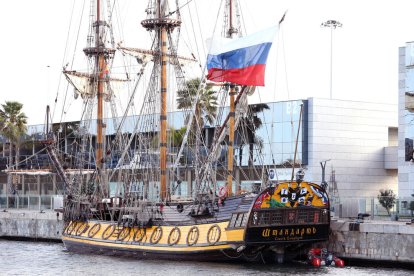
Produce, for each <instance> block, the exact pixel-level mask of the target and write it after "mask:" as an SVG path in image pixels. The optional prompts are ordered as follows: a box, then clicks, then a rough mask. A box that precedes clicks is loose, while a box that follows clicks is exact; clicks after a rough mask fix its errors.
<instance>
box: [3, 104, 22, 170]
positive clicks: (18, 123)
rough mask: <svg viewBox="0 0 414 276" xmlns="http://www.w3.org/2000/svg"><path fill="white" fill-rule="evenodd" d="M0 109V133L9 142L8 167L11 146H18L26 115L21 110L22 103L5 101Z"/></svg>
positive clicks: (10, 159)
mask: <svg viewBox="0 0 414 276" xmlns="http://www.w3.org/2000/svg"><path fill="white" fill-rule="evenodd" d="M1 106H2V108H1V109H0V134H1V135H3V136H4V137H6V138H7V139H8V140H9V143H10V150H9V154H10V157H9V167H11V166H12V164H13V153H12V152H13V146H14V145H16V146H17V147H18V145H19V141H20V139H19V138H20V137H21V136H22V135H23V134H24V133H25V132H26V129H27V126H26V124H27V117H26V115H25V114H24V113H23V112H22V108H23V104H21V103H19V102H14V101H10V102H8V101H6V103H5V104H2V105H1ZM18 154H19V153H18V149H16V168H17V166H18V163H19V157H18Z"/></svg>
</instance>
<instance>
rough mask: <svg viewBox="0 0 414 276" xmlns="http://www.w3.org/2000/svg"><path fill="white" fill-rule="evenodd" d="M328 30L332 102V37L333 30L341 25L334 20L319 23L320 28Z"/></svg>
mask: <svg viewBox="0 0 414 276" xmlns="http://www.w3.org/2000/svg"><path fill="white" fill-rule="evenodd" d="M322 27H323V28H330V29H331V80H330V82H331V83H330V94H329V95H330V99H331V100H332V44H333V43H332V35H333V30H334V29H336V28H342V23H341V22H339V21H336V20H328V21H326V22H322V23H321V28H322Z"/></svg>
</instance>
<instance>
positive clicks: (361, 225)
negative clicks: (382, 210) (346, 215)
mask: <svg viewBox="0 0 414 276" xmlns="http://www.w3.org/2000/svg"><path fill="white" fill-rule="evenodd" d="M331 230H332V233H331V236H330V240H329V247H328V248H329V250H331V251H332V252H334V253H335V254H336V255H337V256H338V257H343V258H346V259H358V260H371V261H386V262H398V263H407V264H414V223H410V222H400V221H380V220H375V221H373V220H365V221H357V220H349V219H348V220H342V219H341V220H332V222H331Z"/></svg>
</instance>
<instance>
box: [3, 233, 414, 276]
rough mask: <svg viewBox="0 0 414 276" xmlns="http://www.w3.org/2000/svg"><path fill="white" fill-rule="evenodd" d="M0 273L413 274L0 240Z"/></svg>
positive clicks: (382, 268)
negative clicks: (96, 251)
mask: <svg viewBox="0 0 414 276" xmlns="http://www.w3.org/2000/svg"><path fill="white" fill-rule="evenodd" d="M396 266H397V265H396ZM0 269H1V273H0V275H151V276H155V275H162V276H173V275H180V276H185V275H194V276H201V275H215V276H216V275H217V276H225V275H292V274H295V275H339V276H341V275H343V276H355V275H371V276H372V275H387V276H393V275H414V271H410V270H407V269H401V268H398V266H397V268H384V267H379V268H378V267H374V266H372V267H360V266H348V267H346V268H336V267H321V268H312V267H310V266H308V265H305V264H302V263H289V264H283V265H276V264H272V265H257V264H254V265H252V264H246V263H236V264H233V263H232V264H229V263H203V262H172V261H162V260H153V261H148V260H135V259H123V258H118V257H108V256H101V255H81V254H74V253H71V252H68V251H66V250H65V248H64V246H63V244H61V243H46V242H29V241H9V240H0Z"/></svg>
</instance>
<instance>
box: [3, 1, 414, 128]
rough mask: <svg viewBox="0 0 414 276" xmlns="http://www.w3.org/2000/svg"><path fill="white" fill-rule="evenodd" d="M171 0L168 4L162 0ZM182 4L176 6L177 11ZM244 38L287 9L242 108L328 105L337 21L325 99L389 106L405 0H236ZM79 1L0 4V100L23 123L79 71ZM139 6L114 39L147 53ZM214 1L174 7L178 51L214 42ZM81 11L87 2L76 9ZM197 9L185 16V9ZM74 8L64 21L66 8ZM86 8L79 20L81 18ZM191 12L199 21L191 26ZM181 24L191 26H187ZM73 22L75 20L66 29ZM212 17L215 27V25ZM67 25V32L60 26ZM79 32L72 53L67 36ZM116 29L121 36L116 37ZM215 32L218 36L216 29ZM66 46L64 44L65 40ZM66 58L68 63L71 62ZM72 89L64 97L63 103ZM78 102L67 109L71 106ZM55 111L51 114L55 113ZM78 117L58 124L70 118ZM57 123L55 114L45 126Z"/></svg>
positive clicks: (407, 36)
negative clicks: (295, 102) (13, 104)
mask: <svg viewBox="0 0 414 276" xmlns="http://www.w3.org/2000/svg"><path fill="white" fill-rule="evenodd" d="M170 2H175V1H170ZM186 2H187V0H185V1H181V3H183V4H185V3H186ZM239 2H240V5H241V10H242V18H243V22H244V25H245V27H246V33H252V32H255V31H258V30H260V29H263V28H266V27H268V26H271V25H274V24H276V23H277V22H278V21H279V19H280V18H281V17H282V15H283V14H284V12H285V11H287V14H286V17H285V21H284V22H283V24H282V26H281V28H280V31H279V35H278V37H277V38H276V39H275V42H274V44H273V46H272V51H271V53H270V56H269V62H268V65H267V68H268V69H267V73H266V87H264V88H260V89H259V92H260V93H256V94H257V95H256V94H255V95H254V96H252V99H251V100H249V101H250V102H260V101H262V102H267V101H276V100H291V99H302V98H308V97H319V98H329V96H330V62H331V59H330V57H331V55H330V50H331V44H330V41H331V36H330V35H331V32H330V30H329V29H326V28H321V27H320V25H321V23H322V22H324V21H327V20H331V19H333V20H337V21H340V22H341V23H342V24H343V27H342V28H338V29H336V30H334V31H333V39H332V41H333V46H332V50H333V56H332V64H333V67H332V75H333V78H332V83H333V88H332V96H333V98H334V99H344V100H353V101H372V102H381V103H392V104H396V103H397V100H398V48H399V47H401V46H404V45H405V43H406V42H408V41H412V40H414V29H413V26H414V16H412V11H413V10H414V1H412V0H394V1H390V0H312V1H310V0H278V1H276V0H254V1H251V0H240V1H239ZM83 3H84V1H83V0H60V1H56V0H41V1H32V0H14V1H4V3H2V8H1V9H0V25H1V26H2V27H1V33H2V43H0V52H1V53H2V55H1V66H0V80H1V84H2V85H1V88H0V91H1V92H0V103H4V102H5V101H18V102H21V103H23V105H24V106H23V111H24V112H25V114H26V115H27V116H28V123H29V124H42V123H44V122H45V109H46V105H47V104H49V105H51V106H52V108H54V99H55V98H56V97H58V98H59V100H60V98H62V97H63V96H64V95H65V93H66V91H67V85H66V81H65V79H64V77H63V76H62V74H61V70H62V66H63V65H64V64H66V63H68V62H69V63H70V66H72V65H73V66H75V63H76V65H78V64H81V63H82V61H83V60H84V59H83V58H82V57H80V56H82V55H83V54H82V48H83V47H85V45H86V33H85V31H86V29H87V24H86V25H85V26H83V27H82V26H81V29H79V22H81V19H80V15H81V10H82V6H83ZM146 4H147V1H145V0H139V1H133V0H118V1H117V6H118V7H119V9H118V13H119V15H120V17H119V18H120V19H119V20H118V21H117V24H115V25H114V26H115V28H114V32H118V33H121V34H122V35H119V36H117V35H116V39H118V38H120V39H122V41H123V43H124V44H125V45H128V46H131V47H141V48H145V47H146V48H148V47H149V45H150V40H149V39H148V38H149V36H148V34H146V32H145V30H143V29H142V27H141V26H140V21H141V20H142V19H144V17H145V13H144V10H145V8H146ZM220 4H221V0H209V1H206V0H193V1H191V2H190V3H189V4H188V5H186V6H185V7H184V8H183V9H182V14H183V21H185V20H187V21H185V22H187V23H186V24H187V25H185V24H184V26H183V31H182V33H183V39H182V44H181V45H184V46H185V47H184V48H190V49H191V51H192V52H193V53H196V55H197V56H200V57H201V59H202V57H203V56H205V53H203V52H202V51H200V52H198V51H197V49H199V48H201V43H200V42H198V44H197V45H198V46H199V47H196V44H195V41H192V39H191V38H190V37H191V36H192V34H193V33H196V34H197V35H198V36H199V40H200V41H201V40H203V39H206V38H208V37H210V36H212V35H213V30H214V26H215V24H216V20H217V18H218V9H219V7H220ZM88 7H89V3H88V1H86V4H85V9H86V10H87V9H88ZM195 8H197V9H196V12H192V13H191V17H190V13H189V10H190V9H191V10H193V11H194V9H195ZM72 9H74V11H75V12H74V13H73V16H72V23H71V24H70V22H71V11H72ZM87 14H88V12H87V11H85V15H84V16H83V19H85V18H86V19H87ZM197 15H198V18H199V19H198V20H197V19H196V18H197ZM189 20H192V22H193V23H194V26H195V27H194V28H192V27H190V26H191V24H189V23H188V22H189ZM73 22H74V23H73ZM220 22H221V21H220V20H219V23H218V24H220ZM69 27H70V28H69ZM78 30H85V31H80V33H79V38H78V44H77V46H76V47H77V48H76V50H77V53H76V51H75V46H74V45H75V43H74V41H76V34H77V32H78ZM120 30H122V31H120ZM216 34H217V31H216ZM68 35H69V38H70V41H69V42H67V38H68ZM73 56H75V57H76V62H74V64H72V63H71V60H72V58H73ZM69 96H70V97H71V98H73V92H72V91H71V90H70V91H68V97H69ZM76 104H78V105H79V103H75V102H74V103H73V105H76ZM58 108H59V107H57V106H56V107H55V109H56V111H55V113H56V114H58V113H60V111H59V110H58ZM76 116H78V114H72V115H71V116H64V118H63V120H71V119H78V118H79V117H78V118H76ZM61 117H62V116H59V115H55V117H54V120H55V121H56V120H61V119H62V118H61Z"/></svg>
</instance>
